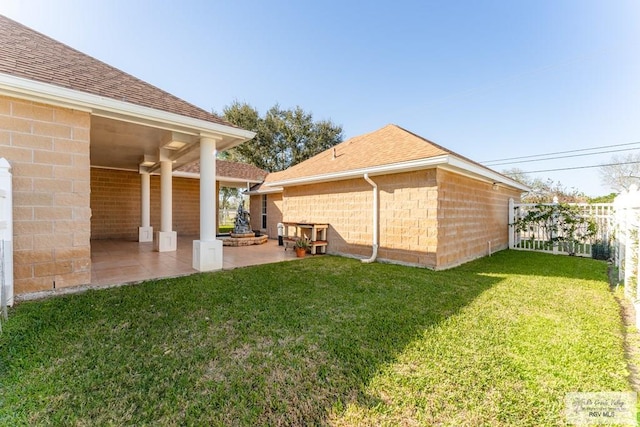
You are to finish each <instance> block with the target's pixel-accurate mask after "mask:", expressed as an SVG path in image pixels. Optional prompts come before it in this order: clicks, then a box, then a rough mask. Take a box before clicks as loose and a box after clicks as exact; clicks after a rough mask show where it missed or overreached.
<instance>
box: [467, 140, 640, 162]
mask: <svg viewBox="0 0 640 427" xmlns="http://www.w3.org/2000/svg"><path fill="white" fill-rule="evenodd" d="M635 144H640V141H639V142H628V143H626V144H612V145H602V146H600V147H592V148H581V149H577V150H567V151H556V152H554V153H544V154H534V155H530V156H520V157H508V158H505V159H495V160H485V161H483V162H480V163H482V164H487V163H495V162H503V161H507V160H521V159H530V158H534V157H544V156H554V155H557V154H569V153H579V152H583V151H593V150H601V149H604V148H613V147H625V146H629V145H635ZM596 154H597V153H596Z"/></svg>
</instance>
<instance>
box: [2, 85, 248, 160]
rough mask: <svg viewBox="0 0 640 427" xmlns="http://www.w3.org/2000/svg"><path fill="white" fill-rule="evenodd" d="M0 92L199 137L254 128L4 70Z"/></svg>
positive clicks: (242, 136)
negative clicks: (97, 93) (93, 92)
mask: <svg viewBox="0 0 640 427" xmlns="http://www.w3.org/2000/svg"><path fill="white" fill-rule="evenodd" d="M0 93H2V94H5V95H8V96H13V97H17V98H26V99H29V100H32V101H37V102H42V103H46V104H53V105H58V106H61V107H66V108H73V109H76V110H80V111H86V112H90V113H91V114H95V115H97V116H101V117H106V118H113V119H116V120H126V121H129V122H132V123H138V124H143V125H146V126H155V127H161V128H165V129H167V130H177V131H179V132H185V128H186V129H190V130H191V133H193V134H198V135H200V136H203V137H212V138H215V137H220V135H222V136H226V137H230V138H234V139H239V140H240V141H239V142H237V143H238V144H239V143H241V142H244V141H247V140H249V139H251V138H253V137H254V136H255V132H251V131H248V130H244V129H239V128H235V127H232V126H226V125H222V124H219V123H213V122H208V121H206V120H201V119H196V118H192V117H187V116H183V115H180V114H175V113H170V112H167V111H162V110H157V109H155V108H150V107H144V106H141V105H137V104H133V103H130V102H126V101H118V100H116V99H113V98H107V97H104V96H98V95H93V94H90V93H86V92H81V91H77V90H74V89H68V88H64V87H61V86H56V85H52V84H49V83H42V82H38V81H35V80H30V79H25V78H22V77H16V76H12V75H9V74H4V73H0ZM233 145H236V144H233ZM225 148H230V147H225Z"/></svg>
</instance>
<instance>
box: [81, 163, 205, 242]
mask: <svg viewBox="0 0 640 427" xmlns="http://www.w3.org/2000/svg"><path fill="white" fill-rule="evenodd" d="M172 185H173V231H177V232H178V235H197V234H198V233H199V232H200V180H198V179H191V178H179V177H174V178H173V180H172ZM91 209H92V212H93V215H92V218H91V238H92V239H126V240H137V239H138V227H139V226H140V174H139V173H137V172H130V171H121V170H113V169H101V168H91ZM151 226H152V227H153V229H154V230H155V231H158V230H160V176H158V175H152V176H151Z"/></svg>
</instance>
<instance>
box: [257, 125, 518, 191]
mask: <svg viewBox="0 0 640 427" xmlns="http://www.w3.org/2000/svg"><path fill="white" fill-rule="evenodd" d="M436 166H440V167H446V168H449V169H452V170H456V171H458V172H462V173H466V174H468V175H471V176H476V177H480V178H483V179H486V180H489V181H492V182H501V183H504V184H506V185H508V186H511V187H514V188H517V189H520V190H523V191H527V190H528V188H527V187H526V186H524V185H522V184H520V183H518V182H517V181H514V180H513V179H511V178H508V177H506V176H504V175H502V174H499V173H498V172H496V171H494V170H492V169H489V168H487V167H485V166H482V165H481V164H479V163H476V162H474V161H472V160H469V159H467V158H466V157H464V156H461V155H459V154H456V153H454V152H453V151H451V150H448V149H446V148H444V147H442V146H440V145H438V144H436V143H434V142H431V141H429V140H428V139H425V138H422V137H421V136H418V135H416V134H414V133H412V132H409V131H408V130H405V129H403V128H401V127H400V126H397V125H394V124H389V125H387V126H385V127H383V128H381V129H378V130H377V131H374V132H371V133H367V134H364V135H360V136H356V137H353V138H350V139H348V140H346V141H344V142H342V143H340V144H338V145H336V146H335V147H333V148H330V149H328V150H325V151H323V152H322V153H319V154H317V155H316V156H314V157H312V158H310V159H307V160H305V161H304V162H301V163H298V164H297V165H295V166H292V167H290V168H288V169H286V170H284V171H280V172H275V173H271V174H269V175H268V176H267V178H266V180H265V182H264V184H263V185H262V186H260V188H256V191H259V190H262V189H263V188H265V187H269V186H270V187H282V186H289V185H301V184H310V183H314V182H327V181H336V180H340V179H349V178H354V177H358V176H359V177H362V176H363V175H364V174H365V173H366V174H370V175H372V176H374V175H382V174H388V173H398V172H404V171H411V170H419V169H425V168H429V167H436Z"/></svg>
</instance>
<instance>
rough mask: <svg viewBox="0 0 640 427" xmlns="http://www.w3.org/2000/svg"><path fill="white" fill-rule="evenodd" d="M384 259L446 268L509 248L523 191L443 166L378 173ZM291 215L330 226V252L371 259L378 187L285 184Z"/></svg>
mask: <svg viewBox="0 0 640 427" xmlns="http://www.w3.org/2000/svg"><path fill="white" fill-rule="evenodd" d="M372 179H373V181H375V182H376V183H377V185H378V189H379V215H380V218H379V219H380V229H379V238H380V248H379V251H378V258H379V259H381V260H388V261H393V262H400V263H407V264H414V265H422V266H427V267H431V268H447V267H451V266H454V265H458V264H461V263H463V262H466V261H469V260H471V259H475V258H478V257H481V256H484V255H487V254H488V251H489V243H488V242H491V248H492V251H497V250H500V249H504V248H506V247H507V245H508V234H507V231H508V230H507V225H508V200H509V198H511V197H513V198H514V199H516V200H519V198H520V193H519V192H518V191H514V190H508V189H506V188H504V187H502V186H499V187H498V189H496V190H494V189H493V188H492V184H491V183H486V182H482V181H479V180H475V179H472V178H469V177H465V176H462V175H458V174H455V173H452V172H448V171H445V170H442V169H430V170H423V171H417V172H410V173H401V174H392V175H384V176H376V177H372ZM283 212H284V220H285V221H291V222H305V221H308V222H318V223H329V225H330V226H329V236H328V237H329V246H328V252H330V253H338V254H349V255H359V256H369V255H370V254H371V242H372V234H373V232H372V230H373V229H372V190H371V186H370V185H369V184H368V183H366V182H365V181H364V179H353V180H348V181H340V182H334V183H325V184H314V185H306V186H298V187H290V188H285V190H284V201H283Z"/></svg>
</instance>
